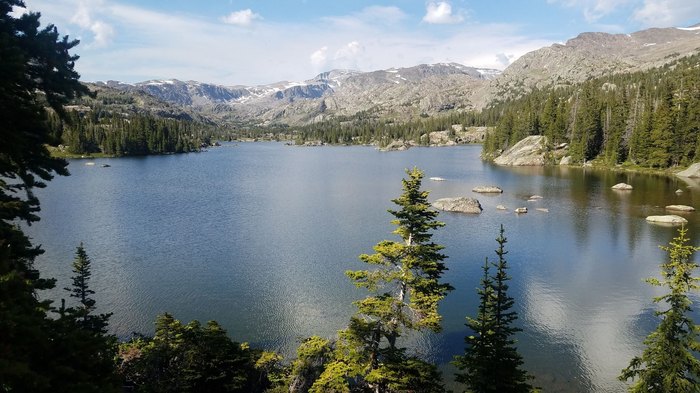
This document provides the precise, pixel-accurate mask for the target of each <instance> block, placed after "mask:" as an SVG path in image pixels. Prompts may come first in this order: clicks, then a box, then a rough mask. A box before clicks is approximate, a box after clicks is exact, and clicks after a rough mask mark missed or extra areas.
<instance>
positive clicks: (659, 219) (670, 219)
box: [647, 214, 688, 225]
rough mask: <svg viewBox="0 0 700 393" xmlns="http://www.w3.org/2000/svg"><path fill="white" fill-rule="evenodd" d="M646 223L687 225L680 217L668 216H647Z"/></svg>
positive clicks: (686, 221)
mask: <svg viewBox="0 0 700 393" xmlns="http://www.w3.org/2000/svg"><path fill="white" fill-rule="evenodd" d="M647 222H650V223H653V224H667V225H681V224H687V223H688V220H686V219H685V218H683V217H681V216H676V215H673V214H669V215H666V216H649V217H647Z"/></svg>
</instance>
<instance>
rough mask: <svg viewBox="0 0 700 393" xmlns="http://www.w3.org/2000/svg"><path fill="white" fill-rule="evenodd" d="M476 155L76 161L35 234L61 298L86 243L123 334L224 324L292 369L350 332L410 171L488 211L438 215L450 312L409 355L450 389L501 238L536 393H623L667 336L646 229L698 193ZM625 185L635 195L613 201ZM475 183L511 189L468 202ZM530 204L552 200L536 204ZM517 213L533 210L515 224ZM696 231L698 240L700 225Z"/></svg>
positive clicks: (101, 292)
mask: <svg viewBox="0 0 700 393" xmlns="http://www.w3.org/2000/svg"><path fill="white" fill-rule="evenodd" d="M480 151H481V147H480V146H463V147H453V148H414V149H410V150H408V151H405V152H386V153H383V152H379V151H377V150H375V149H373V148H369V147H321V148H295V147H286V146H284V145H282V144H279V143H249V144H239V145H232V144H226V145H224V146H223V147H221V148H216V149H212V150H210V151H209V152H206V153H200V154H186V155H171V156H153V157H138V158H119V159H99V160H95V161H94V162H95V163H96V165H94V166H86V165H85V162H86V161H84V160H74V161H71V162H70V166H69V170H70V172H71V173H72V175H71V176H69V177H58V178H56V179H54V180H53V181H51V182H50V183H49V186H48V187H47V188H46V189H45V190H40V192H38V196H39V198H40V200H41V203H42V212H41V217H42V220H41V221H40V222H39V223H36V224H35V225H32V226H31V227H30V228H28V231H29V233H30V235H31V236H32V237H33V239H34V241H35V242H36V243H38V244H41V245H42V247H43V248H44V249H45V250H46V253H45V254H44V255H43V256H41V257H40V258H39V259H38V260H37V263H36V265H37V267H38V268H39V269H40V270H41V271H42V273H43V275H44V276H45V277H56V278H57V279H58V283H57V288H63V287H65V286H68V285H69V284H70V282H69V278H68V277H69V276H70V264H71V261H72V260H73V256H74V252H75V247H76V246H77V245H78V244H79V243H80V242H81V241H82V242H84V244H85V248H86V250H87V252H88V254H89V255H90V256H91V257H92V261H93V278H92V281H91V286H92V288H93V289H94V290H95V291H96V292H97V294H96V295H95V298H96V300H97V304H98V308H99V311H101V312H107V311H110V312H113V313H114V315H113V317H112V319H111V330H112V332H114V333H115V334H117V335H119V336H120V337H127V336H129V335H130V333H131V332H134V331H137V332H142V333H152V332H153V321H154V319H155V317H156V315H157V314H159V313H162V312H165V311H168V312H171V313H173V314H174V315H175V317H177V318H178V319H181V320H183V321H189V320H191V319H199V320H202V321H206V320H210V319H215V320H217V321H219V322H220V323H221V324H222V325H223V326H224V327H225V328H226V329H227V330H228V331H229V333H230V335H231V336H232V337H233V338H234V339H236V340H238V341H248V342H250V343H251V344H253V345H257V346H262V347H265V348H269V349H276V350H279V351H281V352H283V353H285V354H287V355H292V354H293V353H294V349H295V348H296V346H297V344H298V342H299V340H300V339H301V338H303V337H307V336H310V335H314V334H316V335H321V336H326V337H332V336H333V335H334V334H335V332H336V331H337V330H339V329H341V328H343V327H344V326H345V325H346V324H347V322H348V320H349V318H350V316H351V315H352V313H353V312H354V307H353V306H352V304H351V302H352V301H353V300H354V299H357V298H361V297H363V296H364V295H365V292H363V291H362V290H359V289H355V288H354V287H353V286H352V285H351V283H350V282H349V281H348V279H347V278H346V277H345V275H344V272H345V271H346V270H348V269H361V268H364V266H363V264H362V263H361V262H360V261H359V260H358V258H357V256H358V255H359V254H361V253H371V252H372V246H374V245H375V244H376V243H377V242H379V241H380V240H384V239H392V240H393V239H395V237H394V235H392V234H391V231H392V230H393V229H394V227H393V226H392V225H391V224H390V223H389V221H390V220H391V219H392V216H391V215H389V213H387V211H386V210H387V209H390V208H394V206H395V205H393V204H392V203H391V201H390V200H391V199H392V198H395V197H397V196H398V195H399V194H400V193H401V178H402V177H404V176H405V173H404V169H405V168H411V167H413V166H417V167H419V168H421V169H422V170H424V171H425V181H424V183H423V186H424V189H427V190H430V191H431V194H430V199H431V200H434V199H437V198H442V197H452V196H462V195H464V196H470V197H476V198H478V199H479V200H480V202H481V204H482V206H483V208H484V211H483V213H482V214H481V215H460V214H454V213H441V214H440V218H439V219H440V220H441V221H444V222H445V223H446V224H447V225H446V226H445V227H444V228H441V229H439V230H438V231H437V232H436V233H435V237H434V238H435V240H436V241H437V242H438V243H440V244H443V245H445V246H446V248H445V250H444V251H445V253H446V254H447V255H448V256H449V258H448V259H447V261H446V263H447V265H448V267H449V271H448V272H447V273H446V275H445V277H444V279H445V280H446V281H447V282H449V283H451V284H452V285H453V286H454V287H455V290H454V291H453V292H451V293H450V294H449V296H448V297H447V298H446V299H445V300H444V301H443V302H442V304H441V309H440V311H441V313H442V314H443V315H444V324H443V326H444V329H443V332H442V333H440V334H425V335H420V336H417V337H413V338H411V339H410V340H409V341H410V345H411V347H412V348H413V349H414V351H415V352H417V353H419V354H422V355H423V356H425V357H426V358H428V359H429V360H431V361H434V362H437V363H439V364H441V367H442V368H443V371H444V374H445V378H446V380H450V379H451V378H452V373H453V372H454V370H453V369H452V368H451V366H449V364H448V363H449V361H450V360H451V359H452V356H453V355H455V354H459V353H462V352H463V348H464V344H463V339H464V336H465V334H466V333H467V330H466V328H465V326H464V322H465V316H466V315H474V314H475V312H476V301H477V299H476V292H475V289H476V287H477V286H478V285H479V279H480V277H481V265H482V263H483V261H484V258H485V257H486V256H489V257H494V256H495V254H494V252H493V250H494V249H495V248H496V245H497V244H496V242H495V240H494V239H495V238H496V236H497V235H498V228H499V225H500V224H503V225H504V226H505V228H506V237H507V238H508V243H507V245H506V247H507V249H508V251H509V254H508V260H509V263H510V267H511V269H510V274H511V276H512V277H513V279H512V281H511V287H510V294H511V295H512V296H513V297H515V299H516V310H517V312H518V313H519V316H520V319H519V321H518V322H519V324H520V325H521V326H522V328H523V332H521V333H520V334H519V335H518V336H517V338H518V340H519V349H520V352H521V353H522V355H523V356H524V358H525V367H526V368H527V369H528V370H529V371H530V372H531V373H533V374H535V375H536V377H537V379H536V385H538V386H541V387H543V388H545V390H546V391H550V392H559V391H561V392H618V391H619V392H621V391H624V388H625V385H624V384H621V383H620V382H618V381H617V380H616V377H617V375H618V374H619V372H620V370H621V369H622V368H623V367H625V366H626V365H627V364H628V362H629V359H630V358H631V357H633V356H635V355H637V354H639V353H640V352H641V349H642V344H641V343H642V340H643V338H644V337H645V336H646V335H647V334H648V333H649V332H650V331H651V330H652V329H653V328H654V327H655V326H656V323H657V321H656V319H655V317H654V315H653V312H654V309H655V306H654V304H653V303H652V301H651V299H652V297H653V296H655V295H658V294H660V293H661V292H659V290H658V289H655V288H651V287H650V286H649V285H647V284H646V283H644V282H643V279H644V278H646V277H650V276H656V275H657V274H658V270H659V269H658V265H659V263H661V262H662V261H663V260H664V258H665V254H664V253H663V252H662V251H661V250H659V248H658V245H659V244H667V243H668V241H669V240H670V239H671V238H672V237H674V236H675V235H676V229H674V228H669V227H662V226H655V225H651V224H648V223H647V222H645V220H644V218H645V217H646V216H647V215H653V214H664V208H663V207H664V206H665V205H669V204H687V205H692V206H698V205H699V204H698V202H699V201H698V199H700V188H693V187H689V185H687V184H686V183H684V182H683V181H681V180H680V179H674V178H668V177H660V176H649V175H637V174H615V173H610V172H597V171H592V170H590V169H587V170H584V169H567V168H524V169H523V168H502V167H497V166H493V165H491V164H487V163H483V162H481V161H480V159H479V153H480ZM105 163H108V164H109V165H110V167H108V168H103V167H101V166H100V165H101V164H105ZM431 176H439V177H443V178H445V179H447V180H446V181H444V182H434V181H429V180H428V178H429V177H431ZM621 181H624V182H627V183H629V184H632V185H633V186H634V190H633V191H631V192H619V191H613V190H611V189H610V187H611V186H612V185H614V184H616V183H618V182H621ZM477 185H498V186H500V187H501V188H503V190H504V193H503V194H502V195H495V196H487V195H478V194H474V193H472V192H471V189H472V188H473V187H475V186H477ZM679 188H680V189H682V190H684V193H683V194H681V195H676V194H675V192H674V191H676V189H679ZM533 194H538V195H541V196H542V197H543V199H541V200H539V201H537V202H528V201H527V199H528V197H529V196H530V195H533ZM499 204H503V205H505V206H507V207H508V208H509V209H510V210H509V211H507V212H503V211H499V210H497V209H496V205H499ZM520 206H527V207H528V208H529V209H530V212H529V213H527V214H524V215H516V214H514V213H513V209H514V208H516V207H520ZM537 207H541V208H547V209H549V212H547V213H545V212H541V211H537V210H535V208H537ZM686 217H687V218H688V220H689V221H690V224H689V228H690V236H691V237H692V238H694V239H696V240H697V239H700V231H698V229H699V226H700V220H698V219H697V218H696V215H695V214H686ZM694 243H696V244H697V243H698V242H697V241H696V242H694ZM45 295H46V296H47V297H51V298H54V299H58V298H60V297H66V295H67V294H66V293H65V291H62V290H58V289H56V290H54V291H53V292H51V293H46V294H45ZM695 320H696V321H698V320H700V318H698V317H697V315H696V316H695ZM288 357H289V356H288Z"/></svg>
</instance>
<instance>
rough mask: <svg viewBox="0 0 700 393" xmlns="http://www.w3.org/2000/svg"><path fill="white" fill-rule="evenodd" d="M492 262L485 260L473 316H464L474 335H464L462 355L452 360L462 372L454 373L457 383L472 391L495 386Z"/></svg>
mask: <svg viewBox="0 0 700 393" xmlns="http://www.w3.org/2000/svg"><path fill="white" fill-rule="evenodd" d="M490 267H491V264H490V262H489V260H488V258H486V260H485V261H484V267H483V271H484V276H483V277H482V279H481V288H478V289H477V293H478V294H479V309H478V311H477V314H476V318H470V317H467V327H468V328H469V329H470V330H471V331H472V332H473V335H470V336H466V337H465V338H464V341H465V343H466V345H467V347H466V349H465V351H464V355H461V356H455V361H454V362H453V363H454V365H455V366H457V368H458V369H459V370H460V371H462V372H461V373H458V374H456V375H455V380H456V381H457V382H460V383H463V384H465V385H467V388H468V389H469V390H470V391H473V392H487V391H493V389H494V382H493V381H494V380H495V377H494V370H493V369H492V367H491V357H492V356H493V354H492V352H493V348H494V343H493V339H494V334H493V333H494V321H493V313H492V312H491V310H492V309H493V280H492V279H491V276H490V274H489V269H490Z"/></svg>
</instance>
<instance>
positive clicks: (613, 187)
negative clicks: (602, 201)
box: [611, 183, 634, 190]
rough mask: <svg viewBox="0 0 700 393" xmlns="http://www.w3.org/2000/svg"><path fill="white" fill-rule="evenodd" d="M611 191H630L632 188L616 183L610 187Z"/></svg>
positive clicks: (625, 184)
mask: <svg viewBox="0 0 700 393" xmlns="http://www.w3.org/2000/svg"><path fill="white" fill-rule="evenodd" d="M611 188H612V189H613V190H631V189H633V188H634V187H632V186H630V185H629V184H627V183H617V184H615V185H614V186H612V187H611Z"/></svg>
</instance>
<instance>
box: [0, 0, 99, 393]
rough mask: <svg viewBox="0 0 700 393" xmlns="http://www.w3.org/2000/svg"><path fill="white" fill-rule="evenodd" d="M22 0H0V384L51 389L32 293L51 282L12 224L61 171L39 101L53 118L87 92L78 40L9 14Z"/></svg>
mask: <svg viewBox="0 0 700 393" xmlns="http://www.w3.org/2000/svg"><path fill="white" fill-rule="evenodd" d="M14 7H18V8H24V3H23V2H22V1H21V0H0V75H2V77H1V78H0V141H2V143H0V179H1V180H0V246H1V247H2V248H3V250H2V251H0V254H1V255H2V261H1V263H0V348H2V350H0V389H2V390H13V391H26V392H29V391H43V390H52V391H53V390H55V389H53V388H52V386H51V385H52V384H55V383H57V382H56V381H52V379H53V376H54V375H52V373H53V372H54V371H56V367H57V366H59V365H56V364H50V363H51V360H50V359H49V356H47V354H50V353H51V352H52V351H53V349H55V345H56V340H55V337H51V334H52V329H53V326H54V325H53V321H52V320H50V319H49V318H47V316H46V313H47V311H48V309H49V302H45V301H39V300H38V298H37V296H36V295H37V291H38V290H41V289H47V288H50V287H52V286H53V285H54V281H53V280H45V279H42V278H41V277H40V275H39V272H38V271H37V270H36V269H34V267H33V261H34V258H35V257H36V256H37V255H39V254H41V252H42V251H41V250H40V249H39V248H38V247H36V246H33V245H32V244H31V242H30V240H29V238H28V237H27V236H26V235H25V234H24V233H23V232H22V231H21V229H20V228H19V226H17V221H24V222H26V223H27V224H32V223H33V222H36V221H37V220H38V219H39V218H38V216H37V215H36V213H37V212H38V211H39V200H38V199H37V198H36V196H35V195H34V189H35V188H37V187H39V188H40V187H44V186H45V183H44V182H45V181H48V180H50V179H51V178H52V177H53V175H54V174H55V173H58V174H61V175H67V174H68V171H67V170H66V165H67V164H66V162H65V161H64V160H60V159H55V158H51V156H50V155H49V152H48V150H47V149H46V147H45V144H46V143H49V142H51V140H52V135H51V132H50V129H49V122H48V119H47V111H46V110H45V105H48V106H50V107H51V108H52V109H53V110H54V111H55V112H56V113H57V114H58V115H59V116H63V115H64V110H63V105H64V104H65V103H66V102H68V100H69V99H71V98H73V97H76V96H78V95H81V94H84V93H86V92H87V89H86V88H85V87H84V86H83V85H82V84H80V82H79V81H78V74H77V73H76V72H75V70H74V65H75V60H76V59H77V58H78V57H77V56H74V55H71V54H70V53H69V51H70V50H71V49H73V48H74V47H75V46H76V45H77V44H78V41H72V40H69V39H68V37H60V36H59V34H58V31H57V29H56V27H55V26H53V25H51V24H49V25H47V26H46V27H44V28H40V25H41V23H40V21H39V18H40V15H39V14H38V13H34V12H28V13H24V14H22V15H21V16H19V17H14V16H13V15H15V14H14V12H13V8H14Z"/></svg>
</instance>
